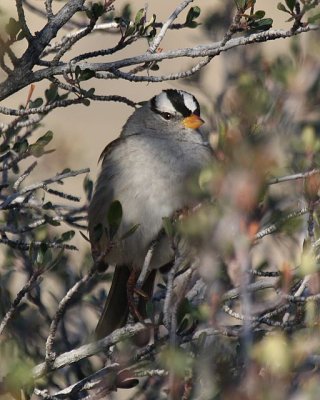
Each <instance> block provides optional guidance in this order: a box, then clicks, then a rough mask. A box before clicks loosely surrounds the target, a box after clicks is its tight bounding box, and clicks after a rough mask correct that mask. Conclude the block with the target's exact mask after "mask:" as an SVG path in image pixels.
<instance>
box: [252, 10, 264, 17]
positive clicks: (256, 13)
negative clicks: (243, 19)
mask: <svg viewBox="0 0 320 400" xmlns="http://www.w3.org/2000/svg"><path fill="white" fill-rule="evenodd" d="M265 15H266V13H265V11H263V10H258V11H256V12H255V13H254V16H255V18H256V19H261V18H263V17H264V16H265Z"/></svg>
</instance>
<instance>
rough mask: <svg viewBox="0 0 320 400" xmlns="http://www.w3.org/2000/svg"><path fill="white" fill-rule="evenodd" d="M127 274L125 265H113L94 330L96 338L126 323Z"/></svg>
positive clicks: (128, 274) (127, 308)
mask: <svg viewBox="0 0 320 400" xmlns="http://www.w3.org/2000/svg"><path fill="white" fill-rule="evenodd" d="M129 276H130V270H129V268H128V267H127V266H126V265H117V266H116V267H115V270H114V274H113V279H112V283H111V288H110V291H109V293H108V297H107V300H106V303H105V305H104V308H103V311H102V315H101V317H100V319H99V322H98V325H97V327H96V330H95V336H96V339H102V338H103V337H105V336H107V335H109V334H110V333H112V332H113V331H114V330H115V329H118V328H121V327H122V326H124V324H125V323H126V320H127V317H128V313H129V307H128V298H127V282H128V278H129Z"/></svg>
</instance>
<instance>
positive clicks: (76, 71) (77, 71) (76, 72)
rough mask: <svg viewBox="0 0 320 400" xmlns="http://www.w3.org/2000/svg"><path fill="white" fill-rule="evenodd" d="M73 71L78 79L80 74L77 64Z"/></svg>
mask: <svg viewBox="0 0 320 400" xmlns="http://www.w3.org/2000/svg"><path fill="white" fill-rule="evenodd" d="M74 73H75V76H76V79H77V80H79V76H80V75H81V68H80V67H79V65H77V66H76V69H75V70H74Z"/></svg>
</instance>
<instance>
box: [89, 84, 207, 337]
mask: <svg viewBox="0 0 320 400" xmlns="http://www.w3.org/2000/svg"><path fill="white" fill-rule="evenodd" d="M202 124H203V120H202V119H201V118H200V107H199V103H198V101H197V100H196V99H195V97H194V96H192V95H191V94H189V93H187V92H184V91H182V90H173V89H169V90H164V91H162V92H161V93H160V94H159V95H157V96H155V97H153V98H152V99H151V100H149V101H148V102H146V103H144V104H143V106H142V107H141V108H139V109H137V110H136V111H135V112H134V113H133V114H132V115H131V116H130V118H129V119H128V121H127V122H126V124H125V125H124V127H123V129H122V132H121V135H120V137H119V138H117V139H116V140H114V141H113V142H111V143H110V144H109V145H108V146H107V147H106V148H105V150H104V151H103V153H102V155H101V158H102V160H103V161H102V169H101V172H100V175H99V178H98V180H97V183H96V187H95V191H94V194H93V197H92V200H91V204H90V207H89V215H88V218H89V234H90V240H91V243H92V251H93V256H94V257H97V256H99V255H101V254H103V253H104V252H105V253H106V255H105V257H104V263H105V264H106V265H108V264H111V265H115V266H116V267H115V272H114V276H113V281H112V285H111V289H110V292H109V294H108V298H107V301H106V305H105V307H104V310H103V314H102V316H101V318H100V321H99V323H98V326H97V329H96V336H97V337H98V338H101V337H104V336H106V335H107V334H109V333H110V332H112V331H113V330H114V329H116V328H119V327H121V326H122V325H124V324H125V321H126V318H127V315H128V297H127V295H128V287H129V283H128V279H129V275H130V272H131V271H132V270H133V271H139V270H141V268H142V265H143V262H144V259H145V256H146V254H147V251H148V248H149V246H150V244H151V243H152V241H153V240H154V239H155V238H156V237H157V235H158V233H159V231H160V230H161V228H162V226H163V217H170V216H172V214H173V213H174V212H175V211H176V210H179V209H182V208H184V207H187V206H191V205H192V204H193V202H194V199H193V197H192V195H191V194H190V191H188V189H187V184H186V182H187V180H188V178H189V177H191V176H192V175H195V174H197V173H199V171H200V170H201V169H202V168H203V166H204V165H206V164H208V162H209V160H210V158H211V151H210V148H209V146H208V144H207V142H206V141H205V139H204V137H203V134H202V133H201V132H200V130H199V129H198V128H199V127H200V126H201V125H202ZM115 200H118V201H120V203H121V205H122V210H123V216H122V220H121V223H120V226H119V228H118V230H117V233H116V236H115V239H114V240H113V242H116V241H117V239H119V238H121V237H122V236H123V235H124V234H125V233H126V232H128V231H129V230H130V229H131V228H132V227H133V226H134V225H136V224H139V226H138V228H137V229H136V230H135V232H134V233H133V234H132V235H130V236H128V237H127V238H125V239H123V240H119V241H118V242H117V244H116V245H114V246H113V247H112V248H111V249H110V248H109V247H110V239H109V238H108V217H107V215H108V210H109V207H110V205H111V203H112V202H113V201H115ZM97 226H100V227H101V226H103V227H106V229H103V231H102V232H101V233H102V234H101V235H100V237H98V238H97V237H96V236H97V235H96V227H97ZM106 249H107V251H106ZM172 256H173V254H172V250H171V248H170V246H169V242H168V239H166V238H163V239H162V240H161V241H160V242H159V243H158V244H157V245H156V247H155V249H154V252H153V255H152V259H151V263H150V269H157V268H160V267H161V266H163V265H165V264H167V263H168V262H169V261H170V260H171V259H172ZM153 280H154V274H151V275H150V278H149V281H148V282H146V284H145V286H144V287H143V290H145V291H146V292H150V291H152V287H153ZM129 281H130V279H129Z"/></svg>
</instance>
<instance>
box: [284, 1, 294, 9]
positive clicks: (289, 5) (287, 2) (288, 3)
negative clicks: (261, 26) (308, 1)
mask: <svg viewBox="0 0 320 400" xmlns="http://www.w3.org/2000/svg"><path fill="white" fill-rule="evenodd" d="M285 2H286V5H287V7H288V8H289V10H290V11H293V10H294V6H295V5H296V0H285Z"/></svg>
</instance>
